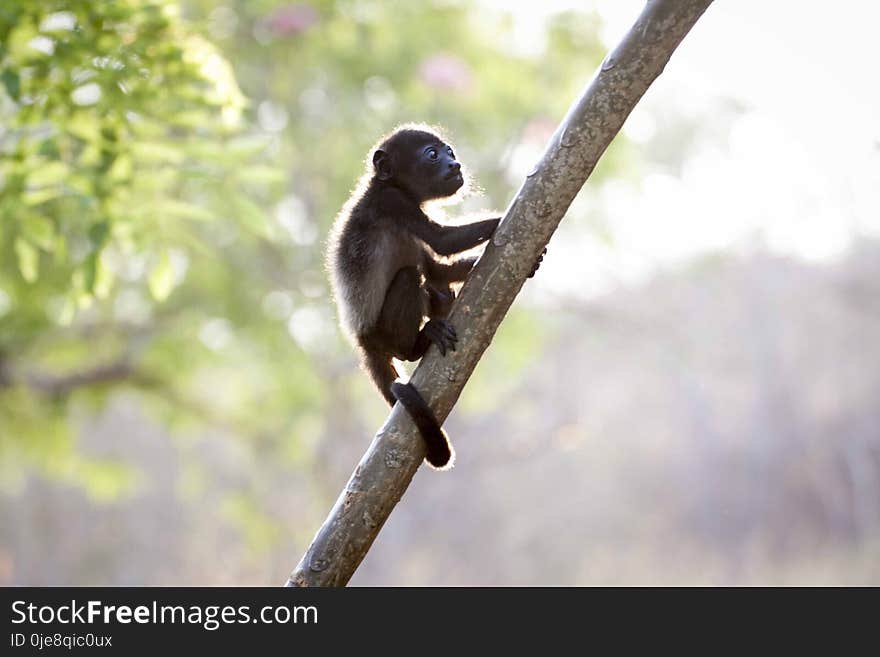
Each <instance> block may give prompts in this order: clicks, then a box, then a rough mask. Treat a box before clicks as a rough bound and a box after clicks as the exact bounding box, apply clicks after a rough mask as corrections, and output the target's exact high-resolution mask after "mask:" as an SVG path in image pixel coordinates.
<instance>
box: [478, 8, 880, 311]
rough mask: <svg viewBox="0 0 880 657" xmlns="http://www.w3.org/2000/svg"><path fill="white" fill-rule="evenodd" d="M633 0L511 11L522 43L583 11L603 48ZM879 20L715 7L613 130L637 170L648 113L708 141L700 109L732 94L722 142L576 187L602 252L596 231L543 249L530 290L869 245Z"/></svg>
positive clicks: (830, 254)
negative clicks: (596, 222) (683, 121)
mask: <svg viewBox="0 0 880 657" xmlns="http://www.w3.org/2000/svg"><path fill="white" fill-rule="evenodd" d="M486 3H487V4H490V5H493V6H498V7H507V8H510V7H511V5H510V4H509V3H503V2H501V1H500V0H486ZM642 6H643V2H642V1H641V0H594V1H593V2H588V1H582V2H574V1H573V0H567V1H566V0H542V2H540V3H526V2H523V3H522V4H521V5H517V9H516V10H514V11H515V15H516V17H517V25H518V26H519V29H520V30H521V31H522V34H523V37H524V38H525V43H527V44H528V43H530V41H529V37H530V36H531V37H534V36H535V35H536V34H537V31H536V30H535V29H534V26H536V25H540V20H541V14H546V12H550V11H554V10H559V9H564V8H570V7H575V8H595V9H597V10H598V11H599V12H600V14H601V16H602V17H603V19H604V21H605V24H606V28H605V30H604V32H603V40H604V41H605V42H606V44H607V45H608V46H609V47H610V46H613V45H614V44H616V43H617V41H618V40H619V38H620V37H621V36H622V34H623V33H625V31H626V30H627V29H628V28H629V26H630V25H631V23H632V22H633V21H634V20H635V18H636V17H637V16H638V14H639V12H640V11H641V9H642ZM878 19H880V7H878V5H877V3H874V2H864V1H861V0H838V1H837V2H835V3H833V4H828V3H820V2H803V1H798V0H773V1H772V2H768V1H766V0H716V2H715V3H714V5H713V6H711V7H710V8H709V10H708V11H707V13H706V14H705V15H704V16H703V18H701V19H700V21H699V22H698V23H697V25H696V27H695V28H694V29H693V31H692V32H691V33H690V34H689V35H688V36H687V37H686V39H685V40H684V42H683V43H682V44H681V46H680V47H679V49H678V50H677V51H676V53H675V55H674V56H673V58H672V61H671V62H670V64H669V65H668V66H667V67H666V70H665V72H664V73H663V75H662V76H661V77H660V78H659V79H658V80H657V81H656V82H655V83H654V86H653V87H652V89H651V90H650V91H649V92H648V94H647V95H646V96H645V98H644V99H643V101H642V103H640V104H639V106H638V107H637V108H636V109H635V110H634V112H633V114H632V115H631V117H630V119H629V121H628V123H627V125H626V126H625V128H624V130H625V131H626V133H627V135H628V136H629V137H630V138H631V139H633V140H634V141H635V142H636V145H637V146H638V148H640V149H642V148H643V149H645V150H643V151H642V153H641V155H642V156H643V157H644V158H645V159H646V160H647V161H649V162H650V161H651V155H652V154H651V152H649V151H647V149H648V147H649V145H650V142H648V141H646V138H648V137H650V136H651V135H652V134H656V133H657V131H662V130H663V124H662V122H660V121H658V120H657V117H658V112H659V111H660V110H666V112H667V113H668V111H669V108H670V105H673V106H674V107H675V108H676V109H677V110H678V111H681V112H687V111H692V112H693V115H694V116H696V117H701V121H703V122H706V123H708V124H709V125H708V127H709V131H710V132H711V130H712V115H711V114H709V115H706V114H705V112H706V111H707V108H712V107H714V106H715V104H716V103H718V102H719V101H721V100H723V99H734V100H736V101H738V102H739V103H740V104H742V105H743V106H744V107H745V108H746V110H745V112H744V113H743V114H741V115H740V116H739V117H738V118H736V119H735V120H734V122H733V124H732V125H730V124H729V121H728V123H727V124H725V125H728V126H729V138H728V137H727V136H726V129H725V128H724V127H719V134H720V135H721V137H722V139H721V140H720V141H719V140H718V139H714V140H713V139H706V140H703V141H705V144H704V145H698V146H697V148H696V150H695V151H693V152H692V153H691V155H690V157H689V158H688V160H687V161H686V162H685V165H684V167H683V169H682V170H681V171H680V172H675V173H663V172H660V171H659V170H658V171H657V172H652V171H651V168H650V167H649V168H648V173H647V174H646V175H645V176H644V177H642V178H641V179H639V180H634V181H623V182H620V183H613V184H609V185H607V186H606V187H605V188H603V190H602V191H601V192H599V191H596V190H593V191H590V188H589V186H588V188H587V193H586V194H585V195H583V198H581V199H579V201H578V202H577V203H578V205H577V206H576V208H573V212H576V211H577V208H583V209H584V211H589V210H590V208H593V209H595V208H596V205H597V204H601V210H602V212H601V214H602V216H603V218H604V220H605V221H606V222H607V225H606V228H607V230H608V232H609V234H610V236H611V238H612V239H611V242H610V245H609V243H608V242H604V241H601V240H600V239H599V238H598V237H597V236H595V235H590V236H587V237H585V238H584V241H583V242H580V241H579V242H578V243H577V244H572V243H570V241H568V240H566V242H568V243H561V242H562V240H558V239H557V240H554V241H553V242H552V243H551V255H550V257H549V258H548V259H547V262H546V265H545V266H544V267H543V268H542V275H543V283H541V284H540V285H542V286H544V287H545V288H546V287H550V288H552V289H555V290H556V291H570V292H575V291H576V289H577V290H579V291H581V292H583V291H584V290H586V292H587V293H588V294H593V293H600V292H602V291H605V290H607V289H609V287H613V286H614V285H615V284H616V283H618V282H636V281H639V280H643V279H644V278H646V277H647V276H649V275H650V274H652V273H654V272H656V271H657V270H658V268H663V267H668V266H674V265H676V264H680V263H682V262H686V261H687V260H688V259H690V258H691V257H693V256H695V255H699V254H702V253H706V252H709V251H718V250H740V249H743V248H751V247H752V246H754V245H755V244H760V245H762V246H764V247H765V248H768V249H770V250H771V251H773V252H776V253H783V254H787V255H790V256H793V257H797V258H802V259H806V260H810V261H827V260H830V259H834V258H837V257H839V256H840V255H842V254H845V253H846V250H847V248H848V247H849V246H850V245H851V243H852V241H853V238H854V237H857V236H859V235H871V236H874V237H877V238H880V72H878V65H880V45H878V38H877V36H876V30H877V25H878V24H880V21H878ZM531 43H534V44H535V45H536V47H539V44H538V43H536V42H535V41H534V39H532V41H531ZM698 143H699V144H702V141H701V142H698ZM541 279H542V276H539V277H538V278H537V279H536V282H537V281H539V280H541ZM572 281H576V284H575V286H570V282H572Z"/></svg>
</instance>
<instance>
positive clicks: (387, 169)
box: [373, 150, 392, 180]
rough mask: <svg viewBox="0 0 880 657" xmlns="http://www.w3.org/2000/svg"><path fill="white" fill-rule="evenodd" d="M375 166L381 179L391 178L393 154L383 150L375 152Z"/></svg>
mask: <svg viewBox="0 0 880 657" xmlns="http://www.w3.org/2000/svg"><path fill="white" fill-rule="evenodd" d="M373 168H374V169H375V170H376V176H377V177H378V178H379V180H389V179H390V178H391V175H392V170H391V156H390V155H388V153H386V152H385V151H383V150H378V151H376V152H375V153H373Z"/></svg>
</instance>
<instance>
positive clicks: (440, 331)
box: [422, 319, 458, 356]
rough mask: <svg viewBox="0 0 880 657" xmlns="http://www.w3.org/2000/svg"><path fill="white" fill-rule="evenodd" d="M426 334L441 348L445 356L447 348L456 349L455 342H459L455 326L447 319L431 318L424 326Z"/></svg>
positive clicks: (423, 330) (423, 329)
mask: <svg viewBox="0 0 880 657" xmlns="http://www.w3.org/2000/svg"><path fill="white" fill-rule="evenodd" d="M422 332H423V333H424V334H425V336H426V337H427V338H428V339H429V340H430V341H431V342H433V343H434V344H436V345H437V348H438V349H439V350H440V353H441V354H442V355H443V356H445V355H446V350H447V349H450V350H452V351H455V343H456V342H458V336H457V335H456V334H455V327H454V326H452V324H450V323H449V322H447V321H446V320H445V319H429V320H428V323H427V324H425V326H424V328H422Z"/></svg>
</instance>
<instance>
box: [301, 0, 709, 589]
mask: <svg viewBox="0 0 880 657" xmlns="http://www.w3.org/2000/svg"><path fill="white" fill-rule="evenodd" d="M711 1H712V0H649V1H648V2H647V4H646V6H645V8H644V10H643V11H642V13H641V15H640V16H639V18H638V20H637V21H636V23H635V24H634V25H633V27H632V28H631V29H630V30H629V32H628V33H627V34H626V36H625V37H624V38H623V40H622V41H621V42H620V44H619V45H618V46H617V47H616V48H615V49H614V50H613V51H612V52H611V53H610V54H609V55H608V56H607V57H606V58H605V61H604V62H603V63H602V65H601V67H600V69H599V70H598V71H597V72H596V74H595V76H594V77H593V79H592V80H591V81H590V83H589V85H588V86H587V88H586V90H585V91H584V93H583V94H582V96H581V97H580V98H579V99H578V100H577V102H575V104H574V105H573V106H572V107H571V109H570V110H569V112H568V114H567V116H566V117H565V119H564V120H563V121H562V123H561V124H560V126H559V128H558V129H557V131H556V133H555V134H554V136H553V137H552V138H551V139H550V142H549V144H548V145H547V148H546V150H545V152H544V155H543V157H542V158H541V161H540V162H539V163H538V164H537V165H536V166H535V168H534V169H533V170H532V172H531V173H530V174H529V175H528V177H527V178H526V180H525V182H524V183H523V185H522V187H521V188H520V190H519V192H518V193H517V195H516V197H515V198H514V200H513V202H512V203H511V204H510V206H509V207H508V208H507V211H506V213H505V216H504V220H503V221H502V222H501V224H500V225H499V227H498V230H497V231H496V232H495V235H494V236H493V238H492V240H491V241H490V243H489V244H488V246H487V248H486V251H485V253H484V254H483V256H482V257H481V258H480V261H479V263H477V266H476V267H475V268H474V270H473V271H472V272H471V275H470V277H469V278H468V280H467V282H466V283H465V285H464V287H463V288H462V290H461V294H460V295H459V298H458V300H457V301H456V303H455V307H454V308H453V310H452V313H451V315H450V321H451V322H452V323H453V324H454V325H455V328H456V331H457V333H458V336H459V341H458V349H457V351H454V352H451V353H448V354H447V355H446V356H445V357H441V356H440V355H439V353H438V352H437V350H436V349H434V348H432V349H430V350H429V351H428V353H427V354H426V355H425V357H424V358H423V359H422V361H421V363H420V364H419V366H418V367H417V368H416V370H415V372H414V373H413V376H412V382H413V383H414V385H415V386H416V388H418V390H419V391H421V393H422V395H423V396H424V397H425V399H426V401H427V402H428V403H429V404H430V405H431V407H432V408H433V409H434V412H435V413H436V414H437V418H438V419H439V420H441V421H443V420H445V419H446V417H447V415H449V412H450V411H451V410H452V407H453V405H454V404H455V402H456V401H457V399H458V397H459V395H460V394H461V390H462V388H463V387H464V384H465V382H466V381H467V380H468V378H469V377H470V375H471V372H473V369H474V367H475V366H476V364H477V362H478V361H479V359H480V357H481V356H482V354H483V352H484V351H485V350H486V348H487V347H488V346H489V343H490V342H491V341H492V337H493V336H494V335H495V331H496V330H497V329H498V326H499V324H500V323H501V320H502V319H503V318H504V315H505V314H506V313H507V310H508V308H509V307H510V305H511V303H513V300H514V298H515V297H516V295H517V293H518V292H519V290H520V288H521V287H522V285H523V283H524V282H525V281H526V277H527V276H528V275H529V273H530V272H531V270H532V266H533V265H534V263H535V260H536V258H537V257H538V255H539V254H540V252H541V250H542V249H543V248H544V246H545V245H546V244H547V242H548V241H549V240H550V236H551V235H552V234H553V231H554V230H556V227H557V225H558V224H559V222H560V220H561V219H562V217H563V216H564V215H565V212H566V211H567V210H568V207H569V205H570V204H571V202H572V200H573V199H574V197H575V195H576V194H577V193H578V191H579V190H580V189H581V187H582V186H583V184H584V183H585V182H586V180H587V178H588V177H589V175H590V173H591V172H592V171H593V168H594V167H595V166H596V163H597V162H598V161H599V158H600V157H601V156H602V153H604V152H605V149H606V148H607V147H608V144H610V143H611V140H612V139H614V136H615V135H616V134H617V133H618V131H619V130H620V128H621V127H622V126H623V123H624V121H625V120H626V117H627V116H628V115H629V113H630V112H631V111H632V109H633V107H635V105H636V103H638V101H639V99H640V98H641V97H642V95H643V94H644V93H645V91H646V90H647V89H648V87H649V86H650V85H651V83H652V82H653V81H654V80H655V79H656V78H657V76H659V75H660V73H661V72H662V71H663V68H664V67H665V65H666V62H667V61H669V58H670V56H671V55H672V53H673V52H674V51H675V49H676V47H677V46H678V44H679V43H680V42H681V40H682V39H683V38H684V37H685V35H686V34H687V33H688V31H689V30H690V29H691V27H693V25H694V23H696V21H697V20H698V19H699V17H700V16H701V15H702V14H703V12H704V11H705V10H706V8H707V7H708V6H709V5H710V4H711ZM424 456H425V448H424V445H423V443H422V440H421V438H420V437H419V435H418V433H417V431H416V428H415V426H414V425H413V423H412V422H411V421H410V419H409V417H408V416H407V415H406V413H405V412H404V410H403V409H402V408H401V406H400V404H397V405H396V406H395V407H394V408H393V409H392V411H391V414H390V415H389V417H388V419H387V420H386V422H385V424H384V425H383V426H382V428H381V429H380V430H379V432H378V433H377V434H376V436H375V437H374V438H373V442H372V443H371V444H370V446H369V448H368V449H367V452H366V453H365V454H364V456H363V458H362V459H361V461H360V463H359V464H358V466H357V468H356V469H355V471H354V473H353V474H352V476H351V478H350V479H349V481H348V483H347V484H346V486H345V489H344V490H343V491H342V494H341V495H340V496H339V499H337V501H336V504H335V505H334V506H333V509H332V510H331V511H330V514H329V515H328V516H327V519H326V520H325V521H324V524H323V525H322V527H321V528H320V529H319V530H318V533H317V535H316V536H315V538H314V540H313V541H312V544H311V545H310V546H309V548H308V550H307V551H306V554H305V556H303V558H302V560H301V561H300V562H299V564H298V565H297V567H296V568H295V569H294V571H293V572H292V573H291V575H290V577H289V579H288V581H287V586H344V585H345V584H346V583H347V582H348V580H349V579H350V578H351V576H352V575H353V574H354V571H355V569H356V568H357V567H358V565H359V564H360V563H361V560H362V559H363V558H364V556H365V555H366V553H367V551H368V550H369V549H370V545H372V543H373V540H374V539H375V538H376V536H377V535H378V533H379V530H380V529H381V528H382V525H383V524H384V523H385V520H386V519H387V518H388V516H389V515H390V513H391V510H392V509H393V508H394V506H395V504H397V502H398V501H399V500H400V498H401V496H402V495H403V493H404V491H406V489H407V487H408V486H409V482H410V480H411V479H412V477H413V475H414V474H415V472H416V470H418V468H419V466H420V465H421V464H422V459H423V458H424ZM437 476H442V474H438V475H437Z"/></svg>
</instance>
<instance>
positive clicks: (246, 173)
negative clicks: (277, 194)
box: [236, 164, 287, 184]
mask: <svg viewBox="0 0 880 657" xmlns="http://www.w3.org/2000/svg"><path fill="white" fill-rule="evenodd" d="M236 175H237V176H238V179H239V180H241V181H242V182H253V183H266V184H270V183H279V182H284V181H285V180H287V174H285V173H284V171H282V170H281V169H279V168H278V167H271V166H266V165H261V164H257V165H253V166H249V167H244V168H242V170H241V171H239V172H238V173H237V174H236Z"/></svg>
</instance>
